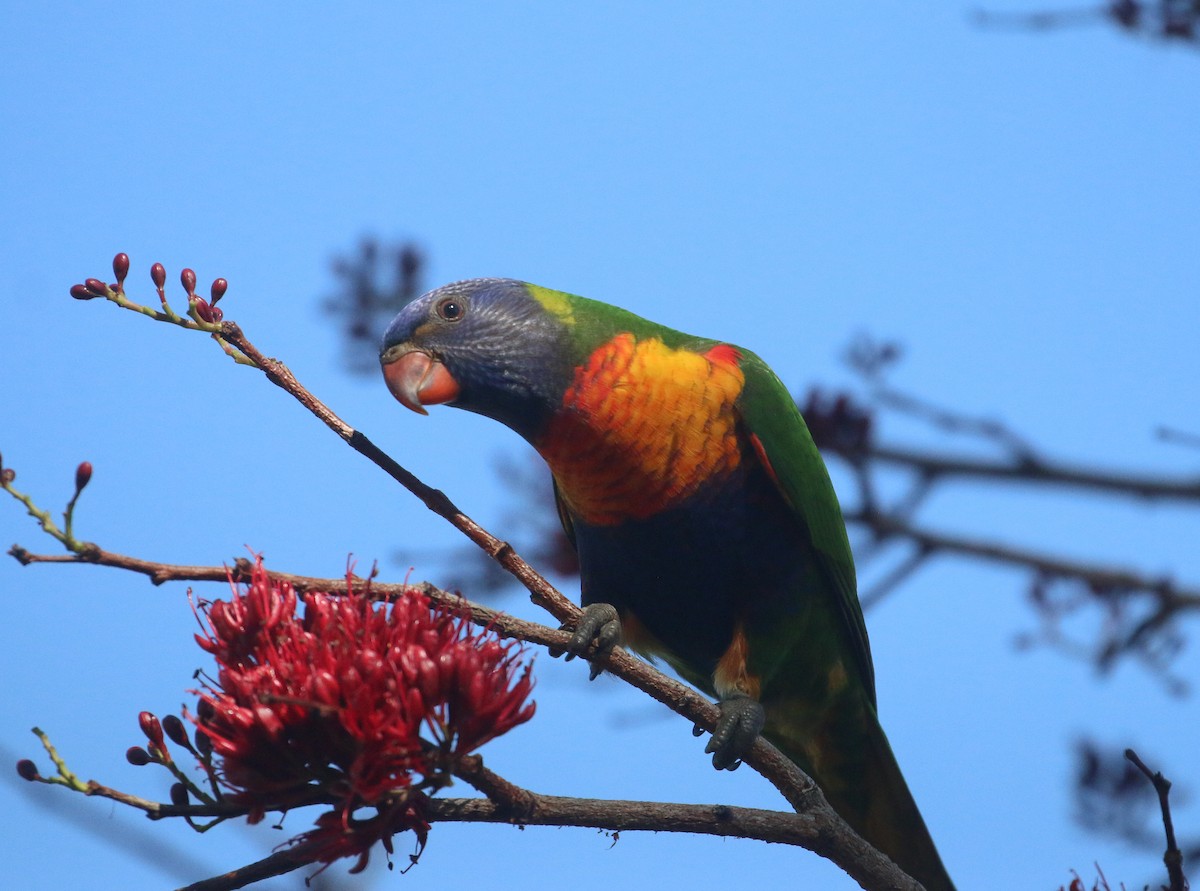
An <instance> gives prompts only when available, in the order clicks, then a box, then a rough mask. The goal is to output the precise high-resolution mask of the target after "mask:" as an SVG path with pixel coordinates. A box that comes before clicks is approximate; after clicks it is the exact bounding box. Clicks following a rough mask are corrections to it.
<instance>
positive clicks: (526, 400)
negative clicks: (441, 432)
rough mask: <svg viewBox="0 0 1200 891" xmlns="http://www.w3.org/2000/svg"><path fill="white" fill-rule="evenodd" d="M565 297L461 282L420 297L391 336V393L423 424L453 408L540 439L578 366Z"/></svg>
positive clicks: (496, 282)
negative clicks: (431, 410)
mask: <svg viewBox="0 0 1200 891" xmlns="http://www.w3.org/2000/svg"><path fill="white" fill-rule="evenodd" d="M547 295H554V296H553V297H547ZM565 297H566V295H559V294H557V292H548V291H544V290H543V289H540V288H536V287H534V286H532V285H527V284H525V283H524V282H519V281H514V280H512V279H497V278H483V279H470V280H468V281H461V282H454V283H453V284H449V285H444V286H442V287H440V288H437V289H435V290H433V291H430V292H429V293H427V294H424V295H422V296H421V297H418V298H417V299H416V300H414V301H413V302H412V303H410V304H409V305H408V306H406V307H405V308H404V309H403V310H401V311H400V314H399V315H397V316H396V317H395V318H394V319H393V320H392V322H391V324H390V325H388V329H387V331H386V332H385V333H384V335H383V344H382V345H381V347H380V350H379V362H380V365H381V366H382V368H383V376H384V379H385V380H386V381H387V385H388V389H389V390H391V392H392V395H393V396H395V397H396V399H397V400H398V401H399V402H400V403H401V404H402V405H404V406H406V407H407V408H410V409H412V410H413V411H415V412H420V413H421V414H425V413H426V412H425V406H427V405H437V404H441V403H447V404H449V405H453V406H456V407H458V408H465V409H467V410H468V411H473V412H477V413H479V414H482V415H487V416H488V417H491V418H494V419H495V420H497V421H500V422H501V423H503V424H505V425H507V426H508V427H511V428H512V429H513V430H515V431H517V432H518V433H520V434H521V435H523V436H525V437H526V438H530V437H533V436H535V435H536V434H537V432H538V430H540V429H541V426H542V425H543V424H544V422H545V420H546V419H547V418H548V417H549V415H550V414H551V413H552V412H553V411H554V409H555V408H556V407H557V405H558V404H559V403H560V401H561V397H562V393H563V391H564V389H565V387H566V383H567V382H568V381H569V380H570V374H571V369H572V367H573V364H574V363H573V362H572V359H571V349H570V332H569V328H568V324H567V322H566V321H565V320H564V315H563V313H562V312H561V307H559V302H556V301H561V300H562V299H565ZM555 307H559V308H560V311H559V312H555V311H553V308H555Z"/></svg>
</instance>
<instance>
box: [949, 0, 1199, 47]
mask: <svg viewBox="0 0 1200 891" xmlns="http://www.w3.org/2000/svg"><path fill="white" fill-rule="evenodd" d="M972 17H973V19H974V21H975V23H976V24H977V25H979V26H980V27H985V28H1010V29H1015V30H1019V31H1050V30H1057V29H1060V28H1071V27H1078V26H1080V25H1090V24H1094V23H1097V22H1109V23H1111V24H1113V25H1115V26H1116V27H1117V28H1119V29H1120V30H1121V31H1124V32H1125V33H1127V34H1135V35H1138V36H1141V37H1153V38H1158V39H1162V40H1171V41H1175V42H1177V43H1178V42H1182V43H1187V44H1193V45H1195V44H1197V43H1198V41H1197V30H1198V28H1197V26H1198V25H1200V3H1196V2H1195V0H1153V2H1149V0H1110V2H1107V3H1103V4H1097V5H1094V6H1085V7H1077V8H1075V9H1057V10H1042V11H1037V12H993V11H990V10H978V11H976V12H975V13H974V15H973V16H972Z"/></svg>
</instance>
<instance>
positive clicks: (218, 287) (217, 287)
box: [209, 278, 229, 306]
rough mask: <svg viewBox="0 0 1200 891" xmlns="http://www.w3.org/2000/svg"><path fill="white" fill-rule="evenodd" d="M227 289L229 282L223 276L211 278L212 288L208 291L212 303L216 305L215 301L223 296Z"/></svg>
mask: <svg viewBox="0 0 1200 891" xmlns="http://www.w3.org/2000/svg"><path fill="white" fill-rule="evenodd" d="M228 290H229V282H227V281H225V279H223V278H217V279H213V283H212V289H211V290H210V291H209V296H211V297H212V305H213V306H216V305H217V301H218V300H220V299H221V298H222V297H224V296H225V292H226V291H228Z"/></svg>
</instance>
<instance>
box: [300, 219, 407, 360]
mask: <svg viewBox="0 0 1200 891" xmlns="http://www.w3.org/2000/svg"><path fill="white" fill-rule="evenodd" d="M332 266H333V274H334V276H335V277H336V278H337V279H338V282H339V288H338V290H337V292H336V293H335V294H334V295H333V296H331V297H330V298H328V299H327V300H326V301H325V303H324V306H323V308H324V310H325V312H326V313H328V314H329V315H331V316H338V317H340V318H341V323H342V337H343V346H344V348H345V361H346V368H347V370H348V371H350V373H352V374H362V375H366V374H376V375H377V374H378V373H379V361H378V352H379V334H380V332H381V331H382V330H383V328H384V325H386V324H387V322H388V320H389V319H391V317H392V316H394V315H395V314H396V313H398V312H399V311H400V310H401V309H402V308H403V307H404V305H405V304H406V303H408V302H409V301H411V300H412V299H413V298H415V297H416V296H417V295H419V294H420V293H421V291H422V286H421V281H422V278H423V275H422V273H423V271H424V266H425V257H424V255H423V254H422V252H421V251H420V249H419V248H417V246H416V245H415V244H413V243H412V242H404V243H402V244H398V245H384V244H382V243H381V242H380V241H379V240H378V239H376V238H364V239H363V240H362V241H361V242H360V243H359V246H358V253H357V254H355V255H353V256H350V257H344V256H343V257H335V258H334V260H333V264H332Z"/></svg>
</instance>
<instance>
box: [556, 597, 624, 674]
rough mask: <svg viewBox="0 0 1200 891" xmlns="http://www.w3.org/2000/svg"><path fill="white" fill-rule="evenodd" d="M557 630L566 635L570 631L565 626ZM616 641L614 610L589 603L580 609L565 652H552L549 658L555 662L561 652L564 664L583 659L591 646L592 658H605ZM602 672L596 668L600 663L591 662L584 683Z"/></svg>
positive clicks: (618, 626) (617, 619) (617, 617)
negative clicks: (577, 620)
mask: <svg viewBox="0 0 1200 891" xmlns="http://www.w3.org/2000/svg"><path fill="white" fill-rule="evenodd" d="M558 630H559V631H570V630H571V629H570V628H569V627H568V626H567V625H563V626H561V627H560V628H559V629H558ZM620 640H621V616H620V614H619V613H618V612H617V608H616V607H615V606H613V605H612V604H610V603H589V604H588V605H587V606H585V607H584V608H583V618H581V619H580V620H579V624H578V625H576V626H575V630H574V631H573V632H572V634H571V640H570V641H568V643H567V646H566V648H565V649H557V648H555V649H552V650H550V655H551V656H553V657H555V658H557V657H559V656H561V655H562V654H563V653H564V652H565V653H566V654H567V659H566V661H567V662H570V661H571V660H572V659H574V658H575V657H576V656H583V655H585V654H586V653H587V651H588V649H589V648H590V647H591V646H592V645H593V644H594V645H595V647H596V651H595V653H594V654H593V655H594V656H605V655H607V654H608V653H610V652H612V648H613V647H615V646H616V645H617V644H618V643H619V642H620ZM602 671H604V666H603V665H601V664H600V661H599V660H595V661H593V662H592V663H591V670H590V672H589V675H588V680H591V681H594V680H595V679H596V678H597V677H599V676H600V673H601V672H602Z"/></svg>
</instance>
